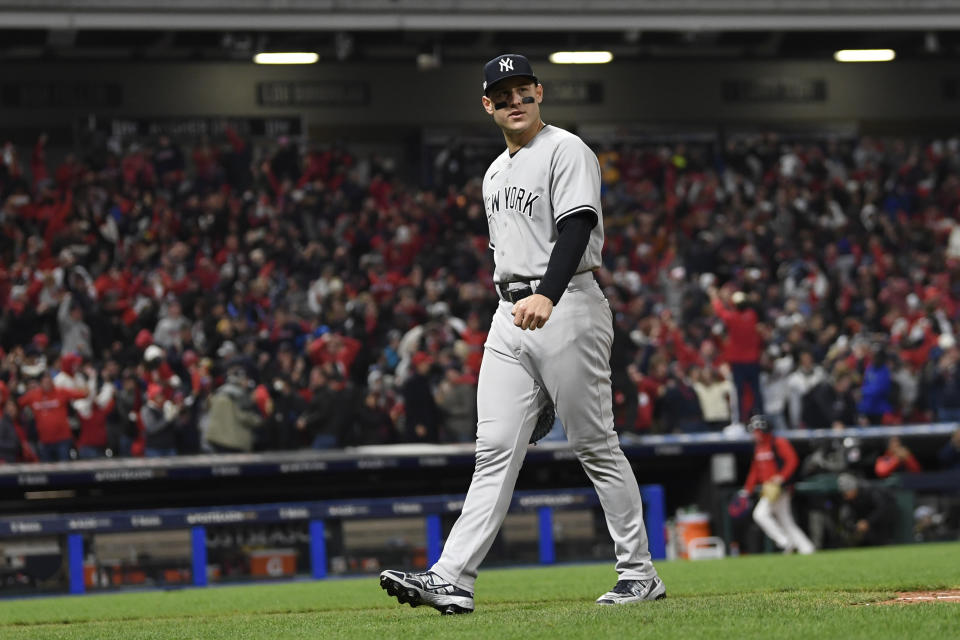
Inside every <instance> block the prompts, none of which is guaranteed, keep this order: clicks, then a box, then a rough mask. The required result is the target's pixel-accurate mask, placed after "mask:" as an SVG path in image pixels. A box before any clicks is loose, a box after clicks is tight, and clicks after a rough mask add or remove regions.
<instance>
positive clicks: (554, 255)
mask: <svg viewBox="0 0 960 640" xmlns="http://www.w3.org/2000/svg"><path fill="white" fill-rule="evenodd" d="M596 225H597V214H596V213H594V212H593V211H591V210H589V209H584V210H583V211H578V212H576V213H572V214H569V215H567V216H566V217H564V219H563V220H561V221H560V222H559V223H557V231H559V235H558V236H557V243H556V244H555V245H553V251H552V252H551V253H550V261H549V262H548V263H547V272H546V273H545V274H543V279H542V280H541V281H540V286H538V287H537V293H539V294H541V295H544V296H546V297H548V298H550V301H551V302H553V304H557V303H558V302H560V296H562V295H563V292H564V291H565V290H566V289H567V285H568V284H570V278H572V277H573V275H574V274H575V273H576V272H577V266H579V264H580V259H581V258H583V252H584V251H586V250H587V245H588V244H589V243H590V232H591V231H592V230H593V228H594V227H595V226H596Z"/></svg>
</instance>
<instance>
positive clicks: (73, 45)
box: [0, 29, 960, 64]
mask: <svg viewBox="0 0 960 640" xmlns="http://www.w3.org/2000/svg"><path fill="white" fill-rule="evenodd" d="M851 48H892V49H894V50H896V52H897V58H898V59H900V60H904V59H908V60H909V59H914V60H917V59H921V60H922V59H936V58H946V59H954V58H960V32H958V31H883V32H876V31H773V32H760V31H704V30H698V31H641V30H627V31H591V32H580V33H577V34H571V33H569V32H556V31H536V32H526V33H522V34H520V33H516V32H493V31H480V30H478V31H466V30H460V31H447V32H443V31H410V30H404V31H395V30H389V31H369V30H363V31H314V32H292V31H261V32H254V31H219V30H182V31H170V30H129V29H128V30H113V29H111V30H103V29H85V30H64V29H0V60H5V61H51V62H53V61H68V60H77V61H80V60H117V61H120V60H130V61H138V60H139V61H148V60H152V61H163V60H195V61H248V60H250V58H251V56H252V55H253V54H254V53H256V52H258V51H314V52H316V53H318V54H319V55H320V61H321V62H324V61H327V62H329V61H357V62H363V61H367V62H404V61H409V62H410V63H411V64H413V63H414V62H415V60H416V58H417V56H418V55H421V54H426V55H429V56H436V61H437V62H438V63H440V64H442V63H443V62H459V61H471V62H475V61H477V60H478V59H486V58H489V57H492V56H495V55H497V54H498V53H502V52H503V51H505V50H518V51H523V52H525V53H527V55H529V56H530V57H532V58H537V59H542V58H546V57H547V55H548V54H550V53H552V52H554V51H559V50H572V49H576V50H609V51H612V52H613V54H614V56H615V59H616V60H620V61H623V60H633V61H654V60H671V59H674V60H680V59H683V60H687V59H731V60H776V59H794V60H796V59H809V60H826V59H830V58H831V56H832V55H833V53H834V51H836V50H838V49H851Z"/></svg>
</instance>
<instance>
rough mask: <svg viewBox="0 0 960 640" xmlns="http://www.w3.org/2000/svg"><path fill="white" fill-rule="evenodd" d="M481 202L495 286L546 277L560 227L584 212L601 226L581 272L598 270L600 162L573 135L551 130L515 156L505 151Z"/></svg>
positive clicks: (488, 175)
mask: <svg viewBox="0 0 960 640" xmlns="http://www.w3.org/2000/svg"><path fill="white" fill-rule="evenodd" d="M483 201H484V207H485V209H486V212H487V224H488V225H489V227H490V248H491V249H493V250H494V261H495V263H496V271H495V272H494V278H493V279H494V281H495V282H511V281H514V280H533V279H537V278H541V277H543V274H544V273H546V271H547V263H548V262H549V261H550V253H551V252H552V251H553V245H554V244H556V241H557V223H558V222H560V221H561V220H563V219H564V218H565V217H566V216H568V215H570V214H572V213H576V212H578V211H582V210H584V209H589V210H590V211H593V212H594V213H595V214H596V215H597V225H596V226H595V227H594V228H593V231H592V232H591V234H590V242H589V243H588V244H587V249H586V251H584V254H583V258H582V259H581V260H580V265H579V266H578V267H577V273H582V272H584V271H592V270H594V269H597V268H598V267H600V252H601V251H602V250H603V217H602V214H601V209H600V163H599V162H598V161H597V156H596V155H595V154H594V153H593V151H591V150H590V147H588V146H587V145H586V144H584V143H583V141H582V140H581V139H580V138H578V137H577V136H575V135H573V134H572V133H570V132H569V131H564V130H563V129H559V128H557V127H553V126H550V125H547V126H545V127H544V128H543V129H542V130H541V131H540V133H538V134H537V135H536V136H535V137H534V138H533V140H531V141H530V142H529V143H528V144H527V145H526V146H525V147H523V148H522V149H520V150H519V151H517V153H516V154H514V155H513V157H511V156H510V154H509V152H507V151H504V152H503V153H502V154H501V155H500V156H499V157H498V158H497V159H496V160H494V161H493V163H492V164H491V165H490V168H489V169H487V173H486V175H485V176H484V178H483Z"/></svg>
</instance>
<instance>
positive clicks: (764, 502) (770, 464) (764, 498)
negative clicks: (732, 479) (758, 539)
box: [740, 415, 814, 555]
mask: <svg viewBox="0 0 960 640" xmlns="http://www.w3.org/2000/svg"><path fill="white" fill-rule="evenodd" d="M747 429H748V430H749V431H750V432H752V433H753V440H754V449H753V462H752V463H751V464H750V471H749V473H748V474H747V481H746V483H745V484H744V485H743V490H742V491H741V492H740V494H741V495H744V496H748V495H750V494H751V493H752V492H753V490H754V488H755V487H757V486H760V487H761V491H760V499H759V500H758V501H757V506H756V507H755V508H754V510H753V520H754V522H756V523H757V524H758V525H760V528H761V529H763V532H764V533H765V534H767V535H768V536H770V538H771V539H772V540H773V541H774V542H775V543H776V545H777V546H778V547H780V548H781V549H783V552H784V553H792V552H793V551H798V552H799V553H802V554H805V555H806V554H810V553H813V551H814V546H813V543H812V542H810V538H808V537H807V536H806V534H805V533H804V532H803V530H802V529H800V527H798V526H797V523H796V522H794V520H793V512H792V511H791V507H790V491H789V490H788V488H787V487H786V486H785V485H786V484H787V483H788V482H789V480H790V477H791V476H792V475H793V472H794V471H796V470H797V452H796V451H794V449H793V445H791V444H790V441H789V440H787V439H786V438H781V437H779V436H774V435H773V433H772V431H773V428H772V427H771V425H770V422H769V421H768V420H767V419H766V417H765V416H763V415H755V416H753V417H752V418H750V422H749V423H748V425H747Z"/></svg>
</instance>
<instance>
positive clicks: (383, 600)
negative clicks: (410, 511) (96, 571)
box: [0, 543, 960, 640]
mask: <svg viewBox="0 0 960 640" xmlns="http://www.w3.org/2000/svg"><path fill="white" fill-rule="evenodd" d="M658 568H659V571H660V575H661V576H662V577H663V579H664V582H666V584H667V593H668V598H667V599H666V600H663V601H660V602H650V603H643V604H638V605H630V606H621V607H599V606H597V605H595V604H593V600H594V599H595V598H596V597H597V596H598V595H599V594H600V593H602V592H604V591H606V590H607V589H608V588H609V587H611V586H612V585H613V583H614V581H615V575H614V572H613V569H612V566H610V565H576V566H561V567H551V568H529V569H502V570H488V571H483V572H481V575H480V579H479V580H478V582H477V589H478V591H477V603H476V604H477V610H476V612H475V613H473V614H471V615H463V616H441V615H440V614H439V613H438V612H436V611H435V610H433V609H430V608H424V607H421V608H418V609H411V608H410V607H408V606H400V605H398V604H397V603H396V601H394V600H393V599H391V598H388V596H387V595H386V594H385V593H384V592H383V591H381V589H380V587H379V585H378V582H377V579H376V577H375V576H371V577H367V578H359V579H344V580H340V579H337V580H328V581H321V582H291V583H285V584H276V583H273V584H262V585H245V586H231V587H214V588H209V589H183V590H178V591H150V592H137V593H120V594H109V595H89V596H79V597H62V598H61V597H58V598H36V599H28V600H12V601H5V602H0V638H3V639H4V640H14V639H19V638H30V639H37V638H65V639H70V640H73V639H75V638H91V639H93V638H96V639H98V640H109V639H112V638H123V639H125V640H126V639H129V638H158V639H164V640H168V639H172V638H191V639H192V638H196V639H203V640H206V639H208V638H209V639H213V638H223V639H229V640H236V639H240V638H271V639H272V638H310V639H311V640H319V639H323V638H380V639H383V638H398V637H403V638H411V639H418V640H419V639H424V640H434V639H441V638H523V639H530V638H550V639H551V640H559V639H561V638H637V637H643V638H656V639H657V640H666V639H668V638H724V639H726V640H740V639H741V638H763V639H764V640H779V639H782V638H803V639H817V640H821V639H828V638H843V639H844V640H850V639H853V638H871V639H876V638H922V639H923V640H935V639H938V638H944V639H947V638H949V639H956V638H960V604H952V603H947V602H939V603H929V604H919V605H893V606H863V605H864V604H866V603H874V602H880V601H883V600H886V599H888V598H891V597H892V596H893V595H894V593H895V592H896V591H910V590H922V589H944V588H957V587H960V543H949V544H927V545H918V546H907V547H888V548H882V549H872V550H853V551H832V552H824V553H819V554H817V555H814V556H806V557H803V556H781V555H765V556H752V557H744V558H734V559H726V560H707V561H701V562H684V561H676V562H661V563H659V564H658Z"/></svg>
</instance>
